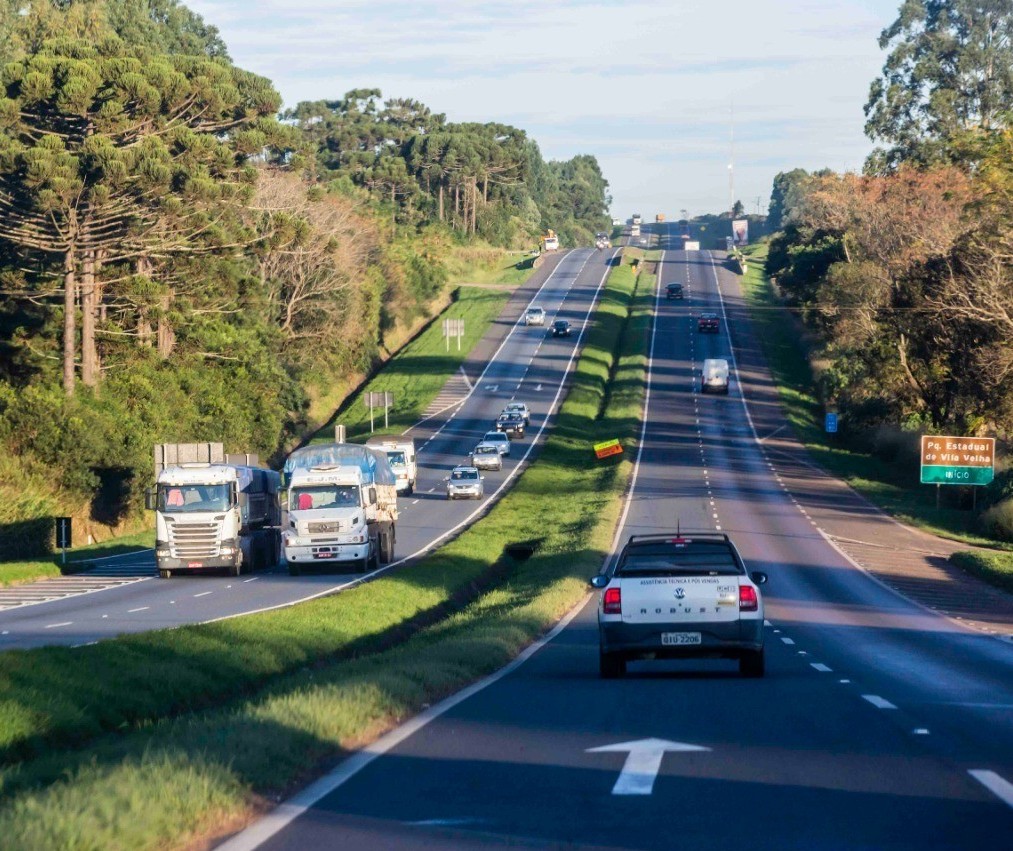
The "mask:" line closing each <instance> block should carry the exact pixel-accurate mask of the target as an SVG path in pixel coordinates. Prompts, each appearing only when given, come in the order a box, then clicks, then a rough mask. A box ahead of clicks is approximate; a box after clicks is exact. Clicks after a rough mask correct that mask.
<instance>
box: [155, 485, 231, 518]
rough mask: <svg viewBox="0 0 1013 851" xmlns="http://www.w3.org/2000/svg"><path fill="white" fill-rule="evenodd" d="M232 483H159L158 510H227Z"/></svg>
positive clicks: (169, 512) (180, 511)
mask: <svg viewBox="0 0 1013 851" xmlns="http://www.w3.org/2000/svg"><path fill="white" fill-rule="evenodd" d="M231 493H232V485H231V484H229V483H222V484H217V485H164V484H163V485H159V486H158V510H159V511H161V512H163V513H166V514H182V513H185V512H188V511H228V510H229V508H230V507H231V505H232V499H231Z"/></svg>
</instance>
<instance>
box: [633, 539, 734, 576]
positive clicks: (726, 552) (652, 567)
mask: <svg viewBox="0 0 1013 851" xmlns="http://www.w3.org/2000/svg"><path fill="white" fill-rule="evenodd" d="M742 573H744V571H743V569H742V568H741V567H740V566H739V564H738V562H737V561H736V559H735V555H734V553H733V552H732V550H731V549H730V548H729V547H728V546H727V545H722V544H710V543H703V542H701V543H699V544H697V543H692V542H691V543H688V544H683V545H679V544H669V543H656V544H654V543H652V544H644V545H639V546H635V547H631V548H629V549H628V550H627V551H626V553H625V554H624V556H623V558H622V560H621V561H620V563H619V565H618V567H617V568H616V575H617V576H739V575H741V574H742Z"/></svg>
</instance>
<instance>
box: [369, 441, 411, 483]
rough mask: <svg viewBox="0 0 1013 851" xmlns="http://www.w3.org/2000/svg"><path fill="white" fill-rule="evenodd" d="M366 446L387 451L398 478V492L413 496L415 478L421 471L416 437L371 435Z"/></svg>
mask: <svg viewBox="0 0 1013 851" xmlns="http://www.w3.org/2000/svg"><path fill="white" fill-rule="evenodd" d="M366 446H368V447H369V448H370V449H376V450H378V451H380V452H386V453H387V462H388V463H389V464H390V468H391V470H393V471H394V476H395V477H396V478H397V492H398V493H399V494H403V495H404V496H411V495H412V494H413V493H414V492H415V480H416V478H417V477H418V472H419V465H418V458H417V457H416V456H417V451H416V448H415V438H413V437H371V438H369V440H367V441H366Z"/></svg>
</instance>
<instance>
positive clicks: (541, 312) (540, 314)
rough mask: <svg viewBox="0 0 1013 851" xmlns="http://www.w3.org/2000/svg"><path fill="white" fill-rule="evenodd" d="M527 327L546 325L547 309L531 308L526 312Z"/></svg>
mask: <svg viewBox="0 0 1013 851" xmlns="http://www.w3.org/2000/svg"><path fill="white" fill-rule="evenodd" d="M524 324H525V325H544V324H545V309H544V308H541V307H529V308H528V309H527V310H526V311H524Z"/></svg>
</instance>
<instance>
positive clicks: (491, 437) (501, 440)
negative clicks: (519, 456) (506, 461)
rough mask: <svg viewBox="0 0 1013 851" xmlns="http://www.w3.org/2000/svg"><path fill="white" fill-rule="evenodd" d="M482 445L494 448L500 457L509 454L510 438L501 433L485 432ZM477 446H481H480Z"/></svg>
mask: <svg viewBox="0 0 1013 851" xmlns="http://www.w3.org/2000/svg"><path fill="white" fill-rule="evenodd" d="M482 443H488V444H491V445H492V446H495V447H496V448H497V449H498V450H499V454H500V455H509V454H510V438H509V437H507V436H506V435H505V434H503V432H501V431H487V432H486V433H485V434H484V435H483V437H482ZM479 445H480V446H481V444H479Z"/></svg>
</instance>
